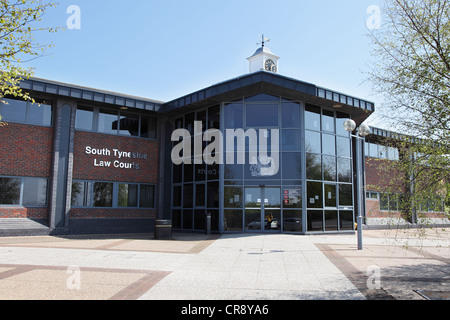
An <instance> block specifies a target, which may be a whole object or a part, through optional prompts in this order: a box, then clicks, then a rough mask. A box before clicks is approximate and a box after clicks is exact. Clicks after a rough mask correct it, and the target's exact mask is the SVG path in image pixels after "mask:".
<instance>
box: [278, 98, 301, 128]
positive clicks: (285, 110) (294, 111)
mask: <svg viewBox="0 0 450 320" xmlns="http://www.w3.org/2000/svg"><path fill="white" fill-rule="evenodd" d="M300 120H301V117H300V104H298V103H283V104H281V122H282V126H283V128H300V124H301V123H300Z"/></svg>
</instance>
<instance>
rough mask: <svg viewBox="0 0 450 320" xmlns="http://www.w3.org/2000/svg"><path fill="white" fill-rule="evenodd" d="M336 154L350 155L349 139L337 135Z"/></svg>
mask: <svg viewBox="0 0 450 320" xmlns="http://www.w3.org/2000/svg"><path fill="white" fill-rule="evenodd" d="M337 155H338V156H340V157H348V158H350V157H351V148H350V139H348V138H343V137H337Z"/></svg>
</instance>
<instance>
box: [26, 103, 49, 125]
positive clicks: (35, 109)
mask: <svg viewBox="0 0 450 320" xmlns="http://www.w3.org/2000/svg"><path fill="white" fill-rule="evenodd" d="M27 122H28V123H29V124H34V125H38V126H47V127H49V126H51V125H52V106H51V105H48V104H45V103H41V104H40V105H38V104H31V103H30V104H29V106H28V121H27Z"/></svg>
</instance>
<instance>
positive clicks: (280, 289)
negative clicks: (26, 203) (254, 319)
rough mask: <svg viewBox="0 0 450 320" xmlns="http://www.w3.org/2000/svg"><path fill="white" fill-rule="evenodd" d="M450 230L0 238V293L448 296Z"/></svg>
mask: <svg viewBox="0 0 450 320" xmlns="http://www.w3.org/2000/svg"><path fill="white" fill-rule="evenodd" d="M449 235H450V232H449V231H445V230H428V231H427V232H426V234H422V233H421V232H419V231H418V230H415V231H411V230H409V231H408V230H403V231H402V230H391V231H384V230H369V231H364V250H362V251H358V250H357V249H356V235H318V236H296V235H281V234H279V235H260V234H251V235H222V236H209V237H207V236H205V235H201V234H183V233H176V234H175V235H174V240H172V241H160V240H153V239H152V235H135V236H127V235H125V236H113V237H111V236H99V237H85V238H83V237H48V236H43V237H20V238H0V299H2V300H15V299H21V300H35V299H44V300H51V299H67V300H70V299H77V300H81V299H89V300H111V299H112V300H137V299H142V300H147V299H148V300H159V299H163V300H199V299H200V300H262V299H270V300H294V299H301V300H310V299H333V300H342V299H345V300H350V299H352V300H353V299H358V300H360V299H424V297H428V298H430V297H431V298H448V292H450V267H449V263H450V246H449V244H450V238H449Z"/></svg>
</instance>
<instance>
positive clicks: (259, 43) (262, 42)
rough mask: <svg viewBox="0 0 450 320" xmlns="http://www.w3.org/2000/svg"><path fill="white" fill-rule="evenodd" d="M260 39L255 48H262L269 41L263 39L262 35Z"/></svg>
mask: <svg viewBox="0 0 450 320" xmlns="http://www.w3.org/2000/svg"><path fill="white" fill-rule="evenodd" d="M260 37H261V41H259V42H258V43H257V44H256V45H257V46H259V45H261V46H263V47H264V45H265V44H266V42H269V41H270V39H269V38H266V37H264V35H261V36H260Z"/></svg>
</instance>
